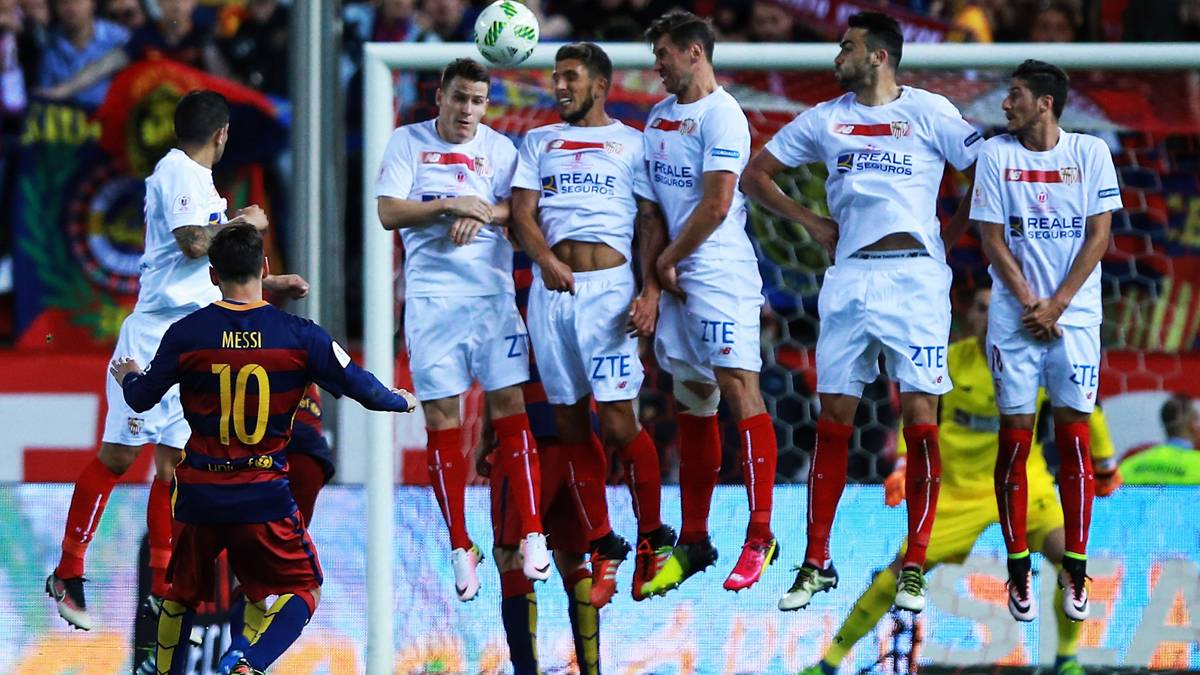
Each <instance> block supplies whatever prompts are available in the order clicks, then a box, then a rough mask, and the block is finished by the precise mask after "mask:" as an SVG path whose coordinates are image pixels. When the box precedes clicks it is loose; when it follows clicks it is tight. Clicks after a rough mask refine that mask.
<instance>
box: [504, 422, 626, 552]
mask: <svg viewBox="0 0 1200 675" xmlns="http://www.w3.org/2000/svg"><path fill="white" fill-rule="evenodd" d="M492 429H494V430H495V432H496V438H497V439H498V440H499V441H500V447H498V448H496V461H498V462H500V464H501V465H502V466H503V467H504V475H505V476H506V477H507V478H508V484H509V487H510V490H511V494H512V500H513V503H515V504H516V506H517V514H518V515H519V516H520V517H521V534H522V536H523V535H526V534H529V533H530V532H541V531H542V518H541V515H540V514H539V509H538V500H539V499H540V496H539V495H541V490H542V470H541V467H540V465H539V463H538V451H537V443H536V442H535V441H534V440H533V431H532V430H531V429H530V428H529V417H527V416H526V415H525V413H521V414H519V415H510V416H508V417H501V418H499V419H494V420H492ZM601 483H603V480H602V481H601Z"/></svg>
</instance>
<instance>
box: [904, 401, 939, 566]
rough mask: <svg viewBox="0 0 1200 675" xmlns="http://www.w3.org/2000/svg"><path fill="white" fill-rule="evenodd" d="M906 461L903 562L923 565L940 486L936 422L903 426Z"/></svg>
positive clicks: (906, 564)
mask: <svg viewBox="0 0 1200 675" xmlns="http://www.w3.org/2000/svg"><path fill="white" fill-rule="evenodd" d="M904 441H905V444H906V445H907V446H908V462H907V468H906V469H905V473H904V494H905V502H907V506H908V550H906V551H905V553H904V565H905V566H906V567H907V566H916V567H919V568H921V569H925V552H926V550H927V549H928V548H929V533H930V532H932V531H933V520H934V516H935V515H936V514H937V503H938V494H939V492H940V491H941V487H942V455H941V452H940V450H939V447H938V427H937V425H936V424H913V425H908V426H906V427H904Z"/></svg>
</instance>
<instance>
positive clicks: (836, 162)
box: [766, 87, 983, 262]
mask: <svg viewBox="0 0 1200 675" xmlns="http://www.w3.org/2000/svg"><path fill="white" fill-rule="evenodd" d="M982 138H983V137H982V136H981V135H980V134H979V132H977V131H976V130H975V128H974V127H972V126H971V125H970V124H968V123H967V121H966V120H964V119H963V118H962V115H960V114H959V112H958V110H957V109H956V108H955V107H954V105H953V104H951V103H950V101H948V100H946V98H945V97H943V96H940V95H938V94H933V93H930V92H928V91H925V90H924V89H917V88H915V87H901V88H900V96H899V98H897V99H896V100H894V101H892V102H891V103H887V104H884V105H875V106H868V105H862V104H860V103H858V101H857V99H856V97H855V95H854V94H853V93H849V94H845V95H843V96H840V97H838V98H835V99H832V100H830V101H825V102H824V103H820V104H818V105H816V106H814V107H812V108H810V109H809V110H806V111H804V112H803V113H801V114H800V115H798V116H797V117H796V119H794V120H792V121H791V122H789V123H788V124H787V126H785V127H783V128H782V129H780V130H779V133H777V134H776V135H775V137H774V138H772V139H771V140H770V141H769V142H768V143H767V145H766V149H767V151H769V152H770V153H771V154H772V155H774V156H775V158H776V159H778V160H779V161H780V162H782V163H783V164H785V165H787V166H792V167H795V166H800V165H801V164H810V163H814V162H821V163H822V164H824V165H825V168H826V169H828V170H829V178H828V179H827V180H826V181H825V195H826V197H825V198H826V201H827V202H828V204H829V212H830V214H831V215H832V216H833V219H834V220H836V221H837V223H838V243H837V251H836V252H835V253H836V255H835V262H840V261H842V260H844V259H846V257H848V256H850V255H852V254H854V253H855V252H856V251H858V250H859V249H861V248H863V247H865V246H870V245H871V244H874V243H875V242H877V241H879V240H880V239H882V238H883V237H885V236H887V235H889V234H895V233H898V232H906V233H908V234H911V235H912V236H913V237H914V238H916V239H917V241H919V242H921V243H922V244H923V245H924V246H925V249H926V250H927V251H929V254H930V255H931V256H933V257H934V258H935V259H937V260H945V258H946V252H945V246H944V245H943V244H942V238H941V224H940V223H939V222H938V219H937V193H938V188H939V186H940V185H941V183H942V172H943V171H944V170H945V166H946V162H950V163H951V164H953V165H954V166H955V168H957V169H960V170H961V169H965V168H967V167H968V166H970V165H971V164H972V163H974V162H975V157H976V155H977V154H978V152H979V145H980V143H979V141H980V140H982Z"/></svg>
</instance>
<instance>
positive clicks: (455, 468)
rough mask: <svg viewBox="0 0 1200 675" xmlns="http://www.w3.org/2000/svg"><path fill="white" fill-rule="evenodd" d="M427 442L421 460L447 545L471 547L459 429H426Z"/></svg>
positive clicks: (465, 464)
mask: <svg viewBox="0 0 1200 675" xmlns="http://www.w3.org/2000/svg"><path fill="white" fill-rule="evenodd" d="M427 432H428V435H429V445H428V447H427V449H426V452H425V460H426V462H427V464H428V466H429V481H430V483H431V485H432V486H433V494H434V496H436V497H437V502H438V506H439V507H440V508H441V511H442V518H443V519H444V520H445V521H446V527H447V528H448V529H449V530H450V548H452V549H458V548H461V549H463V550H466V549H469V548H471V537H470V536H469V535H468V534H467V521H466V508H465V506H464V502H465V499H466V490H467V463H466V460H465V459H464V458H463V452H462V429H460V428H455V429H428V430H427Z"/></svg>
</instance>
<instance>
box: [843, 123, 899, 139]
mask: <svg viewBox="0 0 1200 675" xmlns="http://www.w3.org/2000/svg"><path fill="white" fill-rule="evenodd" d="M833 133H835V134H838V135H839V136H891V135H893V134H894V132H893V130H892V123H891V122H884V123H882V124H852V123H850V122H838V123H837V124H835V125H833ZM903 135H908V134H907V133H905V134H903Z"/></svg>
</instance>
